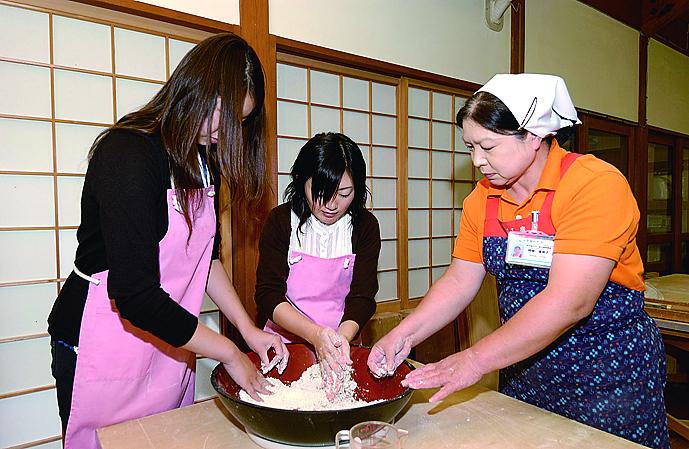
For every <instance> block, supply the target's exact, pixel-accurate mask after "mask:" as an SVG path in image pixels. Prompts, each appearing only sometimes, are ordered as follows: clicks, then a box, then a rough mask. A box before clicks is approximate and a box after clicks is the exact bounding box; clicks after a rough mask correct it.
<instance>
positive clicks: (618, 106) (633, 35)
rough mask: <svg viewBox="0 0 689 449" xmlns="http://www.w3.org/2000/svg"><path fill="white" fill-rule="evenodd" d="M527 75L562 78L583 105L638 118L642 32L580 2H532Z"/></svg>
mask: <svg viewBox="0 0 689 449" xmlns="http://www.w3.org/2000/svg"><path fill="white" fill-rule="evenodd" d="M525 25H526V30H525V55H524V56H525V63H524V65H525V71H527V72H536V73H552V74H557V75H560V76H562V77H563V78H564V79H565V81H566V83H567V87H568V88H569V91H570V93H571V95H572V99H573V101H574V104H575V105H576V106H578V107H581V108H584V109H588V110H592V111H596V112H600V113H603V114H608V115H612V116H615V117H619V118H623V119H627V120H632V121H637V120H638V92H639V33H638V32H637V31H636V30H634V29H633V28H630V27H628V26H626V25H624V24H622V23H620V22H617V21H616V20H614V19H612V18H610V17H608V16H606V15H604V14H603V13H600V12H598V11H596V10H595V9H593V8H591V7H589V6H587V5H585V4H583V3H581V2H578V1H575V0H547V1H546V0H527V2H526V23H525Z"/></svg>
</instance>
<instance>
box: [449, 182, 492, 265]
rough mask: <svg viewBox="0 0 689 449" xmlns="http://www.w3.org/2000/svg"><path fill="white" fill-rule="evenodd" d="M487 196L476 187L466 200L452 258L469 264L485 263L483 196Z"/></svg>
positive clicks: (482, 190)
mask: <svg viewBox="0 0 689 449" xmlns="http://www.w3.org/2000/svg"><path fill="white" fill-rule="evenodd" d="M485 194H486V191H485V190H484V189H481V188H480V187H476V188H475V189H474V190H473V191H472V192H471V193H470V194H469V196H467V197H466V198H465V199H464V203H463V206H462V216H461V218H460V220H459V234H457V239H456V240H455V249H454V251H453V252H452V257H456V258H458V259H462V260H466V261H469V262H476V263H483V255H482V254H481V248H482V247H483V226H482V223H483V219H484V216H485V206H482V204H484V203H485V201H482V196H484V195H485Z"/></svg>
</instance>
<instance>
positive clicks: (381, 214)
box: [373, 210, 397, 239]
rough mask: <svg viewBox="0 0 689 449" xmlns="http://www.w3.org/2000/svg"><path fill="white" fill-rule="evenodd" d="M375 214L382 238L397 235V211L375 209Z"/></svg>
mask: <svg viewBox="0 0 689 449" xmlns="http://www.w3.org/2000/svg"><path fill="white" fill-rule="evenodd" d="M373 215H375V216H376V218H377V219H378V226H379V227H380V238H382V239H388V238H396V237H397V212H396V211H394V210H374V211H373Z"/></svg>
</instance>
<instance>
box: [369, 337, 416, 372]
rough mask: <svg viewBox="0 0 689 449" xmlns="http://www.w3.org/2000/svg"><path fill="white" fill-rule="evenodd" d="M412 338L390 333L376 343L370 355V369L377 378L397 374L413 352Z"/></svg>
mask: <svg viewBox="0 0 689 449" xmlns="http://www.w3.org/2000/svg"><path fill="white" fill-rule="evenodd" d="M411 347H412V344H411V338H410V337H409V336H406V337H403V336H398V335H396V334H395V333H394V331H393V332H390V333H389V334H387V335H386V336H384V337H383V338H381V339H380V340H378V343H376V344H375V345H374V346H373V348H372V349H371V352H370V353H369V355H368V369H369V370H371V373H373V375H374V376H376V377H379V378H380V377H386V376H392V375H393V374H395V370H396V369H397V367H398V366H400V364H401V363H402V362H403V361H404V359H406V358H407V356H408V355H409V352H411Z"/></svg>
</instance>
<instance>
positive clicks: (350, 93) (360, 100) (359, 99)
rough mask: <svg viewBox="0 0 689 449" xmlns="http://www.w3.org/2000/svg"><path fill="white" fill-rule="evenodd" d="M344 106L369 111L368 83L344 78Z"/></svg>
mask: <svg viewBox="0 0 689 449" xmlns="http://www.w3.org/2000/svg"><path fill="white" fill-rule="evenodd" d="M342 106H344V107H345V108H352V109H361V110H364V111H368V81H364V80H360V79H357V78H349V77H346V76H343V77H342Z"/></svg>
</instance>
